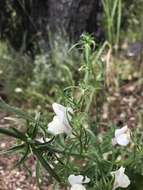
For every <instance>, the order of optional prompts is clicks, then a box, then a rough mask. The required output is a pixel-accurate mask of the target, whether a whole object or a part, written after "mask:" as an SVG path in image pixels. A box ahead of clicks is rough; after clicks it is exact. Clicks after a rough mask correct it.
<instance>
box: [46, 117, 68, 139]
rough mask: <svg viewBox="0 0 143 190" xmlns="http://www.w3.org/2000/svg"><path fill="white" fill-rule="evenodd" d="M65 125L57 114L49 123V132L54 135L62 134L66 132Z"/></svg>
mask: <svg viewBox="0 0 143 190" xmlns="http://www.w3.org/2000/svg"><path fill="white" fill-rule="evenodd" d="M64 129H65V126H64V125H63V123H62V122H61V121H60V120H59V118H58V117H57V116H55V117H54V118H53V121H52V122H50V123H49V124H48V132H49V133H51V134H53V135H58V134H62V133H64V132H65V130H64Z"/></svg>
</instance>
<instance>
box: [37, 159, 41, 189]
mask: <svg viewBox="0 0 143 190" xmlns="http://www.w3.org/2000/svg"><path fill="white" fill-rule="evenodd" d="M36 182H37V185H38V187H39V189H41V184H40V162H39V160H37V162H36Z"/></svg>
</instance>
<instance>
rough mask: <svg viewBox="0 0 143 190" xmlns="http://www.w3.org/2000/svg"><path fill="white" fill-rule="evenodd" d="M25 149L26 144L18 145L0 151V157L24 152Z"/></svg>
mask: <svg viewBox="0 0 143 190" xmlns="http://www.w3.org/2000/svg"><path fill="white" fill-rule="evenodd" d="M24 147H25V144H21V145H17V146H14V147H11V148H9V149H7V150H2V151H0V155H1V154H9V153H13V152H17V151H20V150H22V149H23V148H24Z"/></svg>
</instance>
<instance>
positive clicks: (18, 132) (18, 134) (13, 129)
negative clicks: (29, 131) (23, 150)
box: [11, 127, 27, 141]
mask: <svg viewBox="0 0 143 190" xmlns="http://www.w3.org/2000/svg"><path fill="white" fill-rule="evenodd" d="M11 130H12V131H14V133H15V134H16V135H17V136H18V137H19V138H20V139H22V140H23V141H27V137H26V136H25V134H23V133H22V132H20V131H19V130H17V129H16V128H14V127H11Z"/></svg>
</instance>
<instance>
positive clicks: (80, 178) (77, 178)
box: [68, 175, 84, 185]
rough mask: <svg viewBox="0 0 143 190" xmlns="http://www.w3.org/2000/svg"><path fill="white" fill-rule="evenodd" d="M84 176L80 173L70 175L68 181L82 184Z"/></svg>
mask: <svg viewBox="0 0 143 190" xmlns="http://www.w3.org/2000/svg"><path fill="white" fill-rule="evenodd" d="M83 179H84V177H83V176H82V175H77V176H76V175H70V176H69V177H68V181H69V183H70V184H71V185H75V184H82V183H83Z"/></svg>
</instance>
